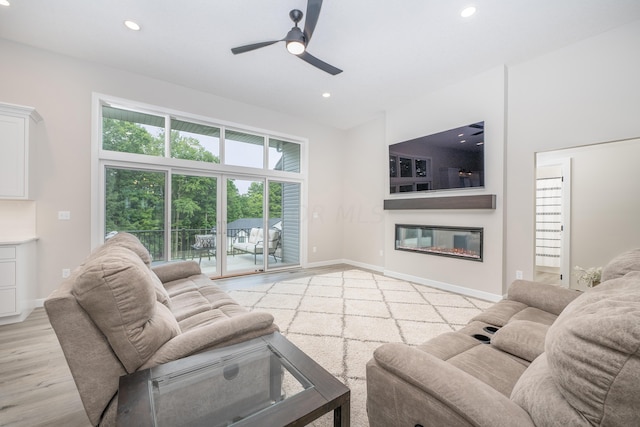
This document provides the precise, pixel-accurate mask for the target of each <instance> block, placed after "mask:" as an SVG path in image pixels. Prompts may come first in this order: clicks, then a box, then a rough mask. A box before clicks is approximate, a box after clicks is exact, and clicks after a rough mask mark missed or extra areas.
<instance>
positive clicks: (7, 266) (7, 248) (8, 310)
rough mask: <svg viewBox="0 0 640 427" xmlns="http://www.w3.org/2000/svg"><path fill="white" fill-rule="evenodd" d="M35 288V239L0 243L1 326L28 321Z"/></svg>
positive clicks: (32, 306)
mask: <svg viewBox="0 0 640 427" xmlns="http://www.w3.org/2000/svg"><path fill="white" fill-rule="evenodd" d="M36 286H37V273H36V239H26V240H22V241H16V242H7V243H0V325H4V324H8V323H15V322H21V321H23V320H24V319H26V318H27V316H28V315H29V314H30V313H31V311H32V310H33V308H34V306H35V294H36V289H35V288H36Z"/></svg>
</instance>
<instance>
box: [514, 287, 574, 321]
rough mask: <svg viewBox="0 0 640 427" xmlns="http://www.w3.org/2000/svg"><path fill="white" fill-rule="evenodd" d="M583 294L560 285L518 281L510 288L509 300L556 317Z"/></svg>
mask: <svg viewBox="0 0 640 427" xmlns="http://www.w3.org/2000/svg"><path fill="white" fill-rule="evenodd" d="M581 294H582V293H581V292H580V291H576V290H574V289H567V288H562V287H560V286H558V285H547V284H544V283H538V282H532V281H529V280H516V281H514V282H513V283H511V285H510V286H509V289H508V291H507V299H508V300H511V301H518V302H521V303H523V304H525V305H527V306H529V307H535V308H538V309H540V310H542V311H546V312H549V313H552V314H555V315H556V316H557V315H559V314H560V312H562V310H564V308H565V307H566V306H567V305H568V304H569V303H570V302H571V301H573V300H574V299H576V298H577V297H578V296H580V295H581Z"/></svg>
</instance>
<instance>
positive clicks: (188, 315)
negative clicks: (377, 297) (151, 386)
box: [44, 233, 278, 426]
mask: <svg viewBox="0 0 640 427" xmlns="http://www.w3.org/2000/svg"><path fill="white" fill-rule="evenodd" d="M44 307H45V310H46V312H47V315H48V316H49V320H50V322H51V325H52V326H53V329H54V331H55V333H56V335H57V337H58V341H59V342H60V345H61V347H62V350H63V352H64V355H65V358H66V360H67V363H68V365H69V368H70V370H71V374H72V376H73V379H74V381H75V383H76V386H77V388H78V391H79V394H80V398H81V400H82V403H83V405H84V408H85V411H86V413H87V416H88V418H89V420H90V422H91V423H92V424H93V425H106V426H110V425H115V418H116V410H117V404H118V383H119V377H120V376H121V375H125V374H128V373H132V372H134V371H137V370H141V369H146V368H149V367H153V366H156V365H159V364H161V363H165V362H169V361H173V360H177V359H180V358H183V357H186V356H189V355H191V354H194V353H199V352H202V351H204V350H209V349H212V348H216V347H222V346H227V345H230V344H235V343H238V342H243V341H246V340H249V339H252V338H255V337H258V336H262V335H267V334H270V333H273V332H275V331H277V330H278V327H277V326H276V325H275V324H274V323H273V316H272V315H271V314H268V313H260V312H248V311H247V310H246V309H245V308H243V307H241V306H240V305H239V304H237V303H236V302H235V301H234V300H233V299H231V298H230V297H229V296H228V295H227V294H226V293H225V292H223V291H222V290H220V289H219V288H218V287H217V286H216V285H215V284H214V283H213V282H212V281H211V280H210V279H209V278H208V277H207V276H205V275H204V274H202V273H201V271H200V267H199V265H198V264H197V263H196V262H193V261H184V262H176V263H167V264H161V265H158V266H154V267H153V268H152V267H151V257H150V255H149V252H148V251H147V250H146V249H145V247H144V246H143V245H142V244H141V243H140V241H139V240H138V239H137V238H136V237H135V236H133V235H131V234H128V233H118V234H117V235H116V236H115V237H112V238H111V239H109V240H107V242H106V243H105V244H104V245H102V246H101V247H99V248H97V249H96V250H95V251H94V252H93V253H92V254H91V255H90V256H89V257H88V258H87V259H86V260H85V262H84V263H83V264H82V265H81V266H79V267H78V268H77V269H75V270H74V271H73V273H72V274H71V276H70V277H69V278H68V279H66V280H65V281H64V282H63V283H62V284H61V286H60V287H59V288H58V289H57V290H56V291H54V292H53V293H52V294H51V295H50V296H49V297H48V298H47V299H46V300H45V302H44Z"/></svg>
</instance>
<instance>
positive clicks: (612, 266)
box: [600, 249, 640, 282]
mask: <svg viewBox="0 0 640 427" xmlns="http://www.w3.org/2000/svg"><path fill="white" fill-rule="evenodd" d="M631 271H640V249H633V250H631V251H627V252H623V253H621V254H620V255H618V256H617V257H615V258H614V259H612V260H611V261H609V263H608V264H607V265H605V266H604V267H603V268H602V274H601V279H600V281H601V282H606V281H607V280H611V279H616V278H618V277H622V276H624V275H626V274H627V273H629V272H631Z"/></svg>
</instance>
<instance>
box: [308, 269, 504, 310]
mask: <svg viewBox="0 0 640 427" xmlns="http://www.w3.org/2000/svg"><path fill="white" fill-rule="evenodd" d="M336 264H347V265H352V266H354V267H358V268H364V269H367V270H372V271H376V272H378V273H380V274H382V275H384V276H387V277H392V278H394V279H400V280H404V281H407V282H411V283H415V284H418V285H424V286H429V287H432V288H436V289H441V290H443V291H447V292H453V293H456V294H461V295H466V296H469V297H473V298H478V299H482V300H486V301H490V302H498V301H500V300H501V299H503V298H504V295H498V294H492V293H489V292H483V291H478V290H476V289H471V288H465V287H463V286H457V285H452V284H450V283H444V282H438V281H436V280H431V279H425V278H423V277H418V276H411V275H409V274H404V273H398V272H395V271H391V270H385V269H384V267H381V266H377V265H371V264H365V263H361V262H358V261H352V260H348V259H338V260H331V261H321V262H313V263H309V264H306V265H305V266H304V268H314V267H328V266H331V265H336Z"/></svg>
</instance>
